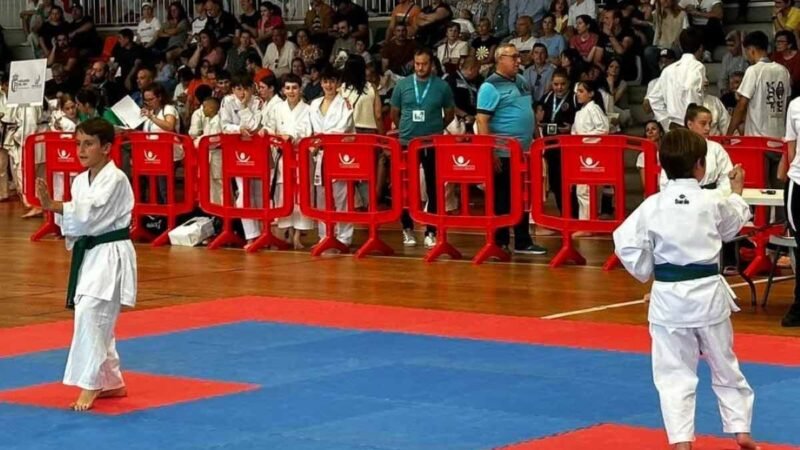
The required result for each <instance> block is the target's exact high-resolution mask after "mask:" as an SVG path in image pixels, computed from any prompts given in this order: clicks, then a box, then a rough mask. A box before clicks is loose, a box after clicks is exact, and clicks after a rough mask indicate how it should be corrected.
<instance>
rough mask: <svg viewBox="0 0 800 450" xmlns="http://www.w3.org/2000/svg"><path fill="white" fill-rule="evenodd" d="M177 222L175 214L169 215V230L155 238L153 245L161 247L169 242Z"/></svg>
mask: <svg viewBox="0 0 800 450" xmlns="http://www.w3.org/2000/svg"><path fill="white" fill-rule="evenodd" d="M175 222H176V218H175V217H174V216H167V231H165V232H163V233H161V234H160V235H159V236H158V237H156V238H155V239H153V243H152V245H153V247H161V246H162V245H164V244H169V232H170V231H172V230H174V229H175V226H176V223H175Z"/></svg>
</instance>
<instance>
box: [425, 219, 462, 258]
mask: <svg viewBox="0 0 800 450" xmlns="http://www.w3.org/2000/svg"><path fill="white" fill-rule="evenodd" d="M436 238H437V239H436V245H435V246H433V248H432V249H431V251H429V252H428V254H427V255H425V258H423V259H424V261H425V262H433V261H436V260H437V259H438V258H439V257H440V256H442V255H450V257H451V258H453V259H461V258H463V256H462V255H461V252H459V251H458V250H456V248H455V247H453V244H451V243H449V242H447V231H446V230H444V227H439V235H438V236H437V237H436Z"/></svg>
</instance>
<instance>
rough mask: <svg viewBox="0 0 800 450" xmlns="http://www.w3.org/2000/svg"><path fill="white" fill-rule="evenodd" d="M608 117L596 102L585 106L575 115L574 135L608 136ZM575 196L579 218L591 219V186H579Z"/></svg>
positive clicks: (590, 102)
mask: <svg viewBox="0 0 800 450" xmlns="http://www.w3.org/2000/svg"><path fill="white" fill-rule="evenodd" d="M609 126H610V124H609V123H608V117H607V116H606V113H605V112H603V110H602V109H600V106H599V105H598V104H597V103H595V102H594V101H589V103H587V104H585V105H583V107H582V108H581V109H579V110H578V111H577V112H576V113H575V122H573V123H572V134H577V135H582V136H594V135H602V134H608V132H609ZM575 194H576V195H577V196H578V218H579V219H581V220H588V219H589V186H587V185H585V184H579V185H577V186H576V187H575Z"/></svg>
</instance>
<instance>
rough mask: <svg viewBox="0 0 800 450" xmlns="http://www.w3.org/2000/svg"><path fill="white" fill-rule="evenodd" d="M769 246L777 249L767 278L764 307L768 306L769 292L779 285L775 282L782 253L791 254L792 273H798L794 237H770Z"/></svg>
mask: <svg viewBox="0 0 800 450" xmlns="http://www.w3.org/2000/svg"><path fill="white" fill-rule="evenodd" d="M769 244H770V245H771V246H773V247H775V255H774V256H773V257H772V268H771V269H770V271H769V278H767V288H766V290H765V291H764V299H763V300H762V301H761V306H762V307H763V306H767V299H769V291H770V290H771V289H772V285H773V284H774V283H777V281H775V270H776V269H777V267H778V259H780V257H781V254H782V253H784V252H786V253H788V254H789V259H790V260H791V264H792V273H796V271H797V261H795V256H794V252H795V249H796V248H797V241H795V239H794V236H778V235H773V236H770V237H769ZM778 281H787V280H778Z"/></svg>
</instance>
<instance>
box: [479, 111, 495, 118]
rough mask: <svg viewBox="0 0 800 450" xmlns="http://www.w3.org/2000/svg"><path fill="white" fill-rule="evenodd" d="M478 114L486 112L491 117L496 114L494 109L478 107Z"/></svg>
mask: <svg viewBox="0 0 800 450" xmlns="http://www.w3.org/2000/svg"><path fill="white" fill-rule="evenodd" d="M478 114H485V115H487V116H489V117H491V116H494V111H487V110H485V109H478Z"/></svg>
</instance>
